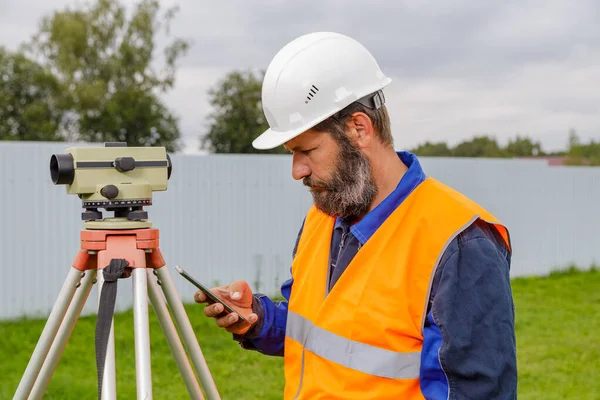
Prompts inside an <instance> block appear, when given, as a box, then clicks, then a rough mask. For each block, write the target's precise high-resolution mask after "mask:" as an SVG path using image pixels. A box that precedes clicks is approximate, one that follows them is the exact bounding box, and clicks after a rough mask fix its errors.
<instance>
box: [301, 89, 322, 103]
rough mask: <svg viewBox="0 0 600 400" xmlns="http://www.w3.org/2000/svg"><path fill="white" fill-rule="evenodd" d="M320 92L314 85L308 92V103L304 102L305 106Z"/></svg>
mask: <svg viewBox="0 0 600 400" xmlns="http://www.w3.org/2000/svg"><path fill="white" fill-rule="evenodd" d="M318 91H319V88H317V87H316V86H315V85H312V86H311V88H310V91H309V92H308V96H306V101H305V102H304V104H308V102H309V101H311V100H312V98H313V97H314V95H315V94H317V92H318Z"/></svg>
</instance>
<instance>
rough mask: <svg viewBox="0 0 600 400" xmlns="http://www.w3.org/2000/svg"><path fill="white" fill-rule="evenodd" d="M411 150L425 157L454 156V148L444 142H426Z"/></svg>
mask: <svg viewBox="0 0 600 400" xmlns="http://www.w3.org/2000/svg"><path fill="white" fill-rule="evenodd" d="M411 151H412V152H413V153H415V154H416V155H419V156H425V157H452V150H451V149H450V148H449V147H448V143H444V142H439V143H432V142H425V143H423V144H421V145H419V146H417V147H416V148H414V149H412V150H411Z"/></svg>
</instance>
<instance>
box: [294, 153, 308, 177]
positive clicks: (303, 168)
mask: <svg viewBox="0 0 600 400" xmlns="http://www.w3.org/2000/svg"><path fill="white" fill-rule="evenodd" d="M310 173H311V170H310V167H309V166H308V165H307V164H306V163H305V162H303V161H302V160H299V157H298V156H297V155H296V154H294V159H293V165H292V177H293V178H294V179H296V180H300V179H302V178H304V177H305V176H309V175H310Z"/></svg>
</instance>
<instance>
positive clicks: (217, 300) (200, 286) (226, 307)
mask: <svg viewBox="0 0 600 400" xmlns="http://www.w3.org/2000/svg"><path fill="white" fill-rule="evenodd" d="M175 270H176V271H177V272H179V274H180V275H181V276H183V277H184V278H185V279H187V280H188V281H189V282H191V283H192V285H194V286H196V287H197V288H198V289H200V290H201V291H202V293H204V294H205V295H206V296H207V297H208V304H214V303H221V304H223V309H224V311H223V312H222V313H220V314H219V315H217V317H219V318H220V317H224V316H225V315H227V314H229V313H235V314H237V316H238V320H239V321H246V319H245V318H244V317H242V316H241V315H240V314H239V313H238V312H236V311H235V310H234V309H233V308H231V306H229V305H228V304H226V303H224V302H223V300H221V299H220V298H218V297H217V296H215V294H214V293H213V292H211V291H210V290H209V289H208V288H207V287H206V286H204V285H203V284H201V283H200V282H198V281H197V280H195V279H194V278H192V277H191V276H190V274H188V273H187V272H185V271H184V270H183V269H182V268H181V267H180V266H179V265H176V266H175Z"/></svg>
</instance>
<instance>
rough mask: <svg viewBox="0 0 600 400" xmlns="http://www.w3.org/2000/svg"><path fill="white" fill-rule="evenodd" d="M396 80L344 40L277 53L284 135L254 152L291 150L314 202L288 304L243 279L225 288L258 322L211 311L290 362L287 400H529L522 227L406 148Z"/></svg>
mask: <svg viewBox="0 0 600 400" xmlns="http://www.w3.org/2000/svg"><path fill="white" fill-rule="evenodd" d="M390 82H391V79H389V78H388V77H386V76H385V75H384V74H383V73H382V72H381V70H380V68H379V66H378V64H377V62H376V61H375V59H374V58H373V56H372V55H371V54H370V53H369V52H368V51H367V50H366V49H365V48H364V47H363V46H362V45H361V44H359V43H358V42H356V41H355V40H353V39H351V38H349V37H347V36H344V35H340V34H335V33H328V32H319V33H312V34H308V35H304V36H301V37H299V38H297V39H296V40H293V41H292V42H290V43H288V44H287V45H286V46H284V47H283V48H282V49H281V50H280V51H279V53H278V54H277V55H276V56H275V57H274V59H273V60H272V62H271V63H270V65H269V68H268V69H267V71H266V75H265V78H264V82H263V89H262V90H263V92H262V100H263V110H264V113H265V116H266V118H267V120H268V122H269V125H270V129H269V130H267V131H266V132H264V133H263V134H262V135H261V136H260V137H258V138H257V139H256V140H255V141H254V143H253V144H254V146H255V147H256V148H258V149H267V148H273V147H276V146H280V145H283V146H285V148H286V149H287V150H289V151H290V152H291V154H292V157H293V163H292V176H293V178H294V179H296V180H302V181H303V183H304V185H306V186H307V187H308V188H309V190H310V192H311V194H312V196H313V199H314V205H313V206H312V207H311V208H310V210H308V212H307V214H306V217H305V219H304V221H303V223H302V227H301V229H300V232H299V235H298V238H297V240H296V245H295V247H294V251H293V262H292V266H291V277H290V279H289V280H288V281H286V282H285V283H284V284H283V286H282V294H283V296H284V297H285V299H286V300H285V301H282V302H274V301H273V300H271V299H270V298H269V297H267V296H265V295H262V294H259V293H252V291H251V289H250V287H249V285H248V284H247V283H246V282H244V281H236V282H234V283H232V284H231V285H226V286H222V287H218V288H214V289H213V291H214V292H215V293H216V294H217V295H219V296H220V297H222V298H223V299H224V301H226V302H228V303H229V304H231V305H232V306H233V308H234V309H236V311H238V312H239V313H240V314H241V315H242V316H244V317H245V318H246V320H247V321H248V322H242V321H238V318H237V316H236V315H235V314H229V315H227V316H222V315H219V314H220V313H221V312H222V311H223V307H222V305H220V304H212V305H208V306H206V307H205V308H204V313H205V314H206V315H207V316H209V317H214V318H215V319H216V323H217V325H218V326H220V327H223V328H225V329H226V330H227V331H229V332H231V333H233V337H234V339H235V340H237V341H238V342H239V343H240V344H241V345H242V347H244V348H246V349H250V350H256V351H259V352H261V353H264V354H266V355H272V356H283V357H284V368H285V390H284V394H283V397H284V398H285V399H321V398H328V399H329V398H336V399H337V398H340V399H361V400H364V399H411V400H412V399H444V400H445V399H467V398H468V399H486V400H490V399H514V398H516V386H517V368H516V348H515V347H516V346H515V333H514V306H513V300H512V293H511V286H510V279H509V269H510V259H511V252H512V248H511V243H510V239H509V234H508V230H507V228H506V227H505V226H504V225H502V224H501V222H500V221H498V220H497V219H496V218H495V217H494V216H493V215H492V214H491V213H490V212H488V211H487V210H485V209H484V208H483V207H481V206H480V205H478V204H476V203H475V202H473V201H471V200H470V199H468V198H467V197H465V196H464V195H462V194H460V193H458V192H457V191H455V190H453V189H451V188H449V187H448V186H446V185H444V184H442V183H440V182H439V181H437V180H435V179H434V178H432V177H429V176H427V175H426V174H425V173H424V171H423V170H422V168H421V166H420V163H419V160H418V159H417V157H416V156H415V155H413V154H411V153H409V152H402V151H401V152H396V151H395V150H394V145H393V139H392V133H391V128H390V118H389V116H388V111H387V109H386V106H385V98H384V95H383V91H382V90H383V88H384V87H385V86H387V85H388V84H389V83H390ZM465 178H466V179H468V177H465ZM195 300H196V302H198V303H202V302H205V301H206V296H205V295H204V294H203V293H202V292H200V291H199V292H197V293H196V295H195Z"/></svg>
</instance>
